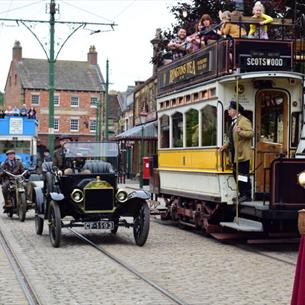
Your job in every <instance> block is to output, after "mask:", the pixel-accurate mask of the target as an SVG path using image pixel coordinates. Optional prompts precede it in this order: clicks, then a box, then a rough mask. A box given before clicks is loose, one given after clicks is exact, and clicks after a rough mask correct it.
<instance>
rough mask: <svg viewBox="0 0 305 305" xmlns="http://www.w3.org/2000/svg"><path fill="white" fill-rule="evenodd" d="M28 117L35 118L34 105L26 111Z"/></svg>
mask: <svg viewBox="0 0 305 305" xmlns="http://www.w3.org/2000/svg"><path fill="white" fill-rule="evenodd" d="M28 118H29V119H36V110H35V108H34V107H31V108H30V110H29V111H28Z"/></svg>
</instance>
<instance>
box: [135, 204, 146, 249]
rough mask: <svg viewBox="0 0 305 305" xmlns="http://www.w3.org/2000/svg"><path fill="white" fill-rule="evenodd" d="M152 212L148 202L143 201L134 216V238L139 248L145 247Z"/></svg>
mask: <svg viewBox="0 0 305 305" xmlns="http://www.w3.org/2000/svg"><path fill="white" fill-rule="evenodd" d="M149 222H150V211H149V207H148V204H147V203H146V201H142V202H141V204H140V205H139V208H138V210H137V212H136V215H135V216H134V220H133V236H134V239H135V242H136V244H137V245H138V246H143V245H144V244H145V242H146V240H147V237H148V233H149Z"/></svg>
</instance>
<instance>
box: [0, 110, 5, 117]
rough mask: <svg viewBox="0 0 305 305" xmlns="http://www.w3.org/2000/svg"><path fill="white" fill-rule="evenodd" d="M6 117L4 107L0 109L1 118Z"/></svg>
mask: <svg viewBox="0 0 305 305" xmlns="http://www.w3.org/2000/svg"><path fill="white" fill-rule="evenodd" d="M4 118H5V112H4V110H3V109H1V110H0V119H4Z"/></svg>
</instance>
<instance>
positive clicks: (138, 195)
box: [127, 190, 150, 201]
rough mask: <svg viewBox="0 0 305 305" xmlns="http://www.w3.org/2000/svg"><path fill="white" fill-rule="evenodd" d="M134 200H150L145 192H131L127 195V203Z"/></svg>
mask: <svg viewBox="0 0 305 305" xmlns="http://www.w3.org/2000/svg"><path fill="white" fill-rule="evenodd" d="M134 198H139V199H143V200H148V199H150V194H149V193H147V192H145V191H142V190H139V191H132V192H131V193H129V194H128V197H127V201H128V200H131V199H134Z"/></svg>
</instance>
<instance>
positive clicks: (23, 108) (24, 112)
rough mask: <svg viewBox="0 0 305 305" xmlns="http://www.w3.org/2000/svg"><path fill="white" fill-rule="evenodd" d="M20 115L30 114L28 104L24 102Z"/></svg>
mask: <svg viewBox="0 0 305 305" xmlns="http://www.w3.org/2000/svg"><path fill="white" fill-rule="evenodd" d="M19 111H20V116H27V114H28V109H27V108H26V104H23V105H22V106H21V107H20V109H19Z"/></svg>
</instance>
